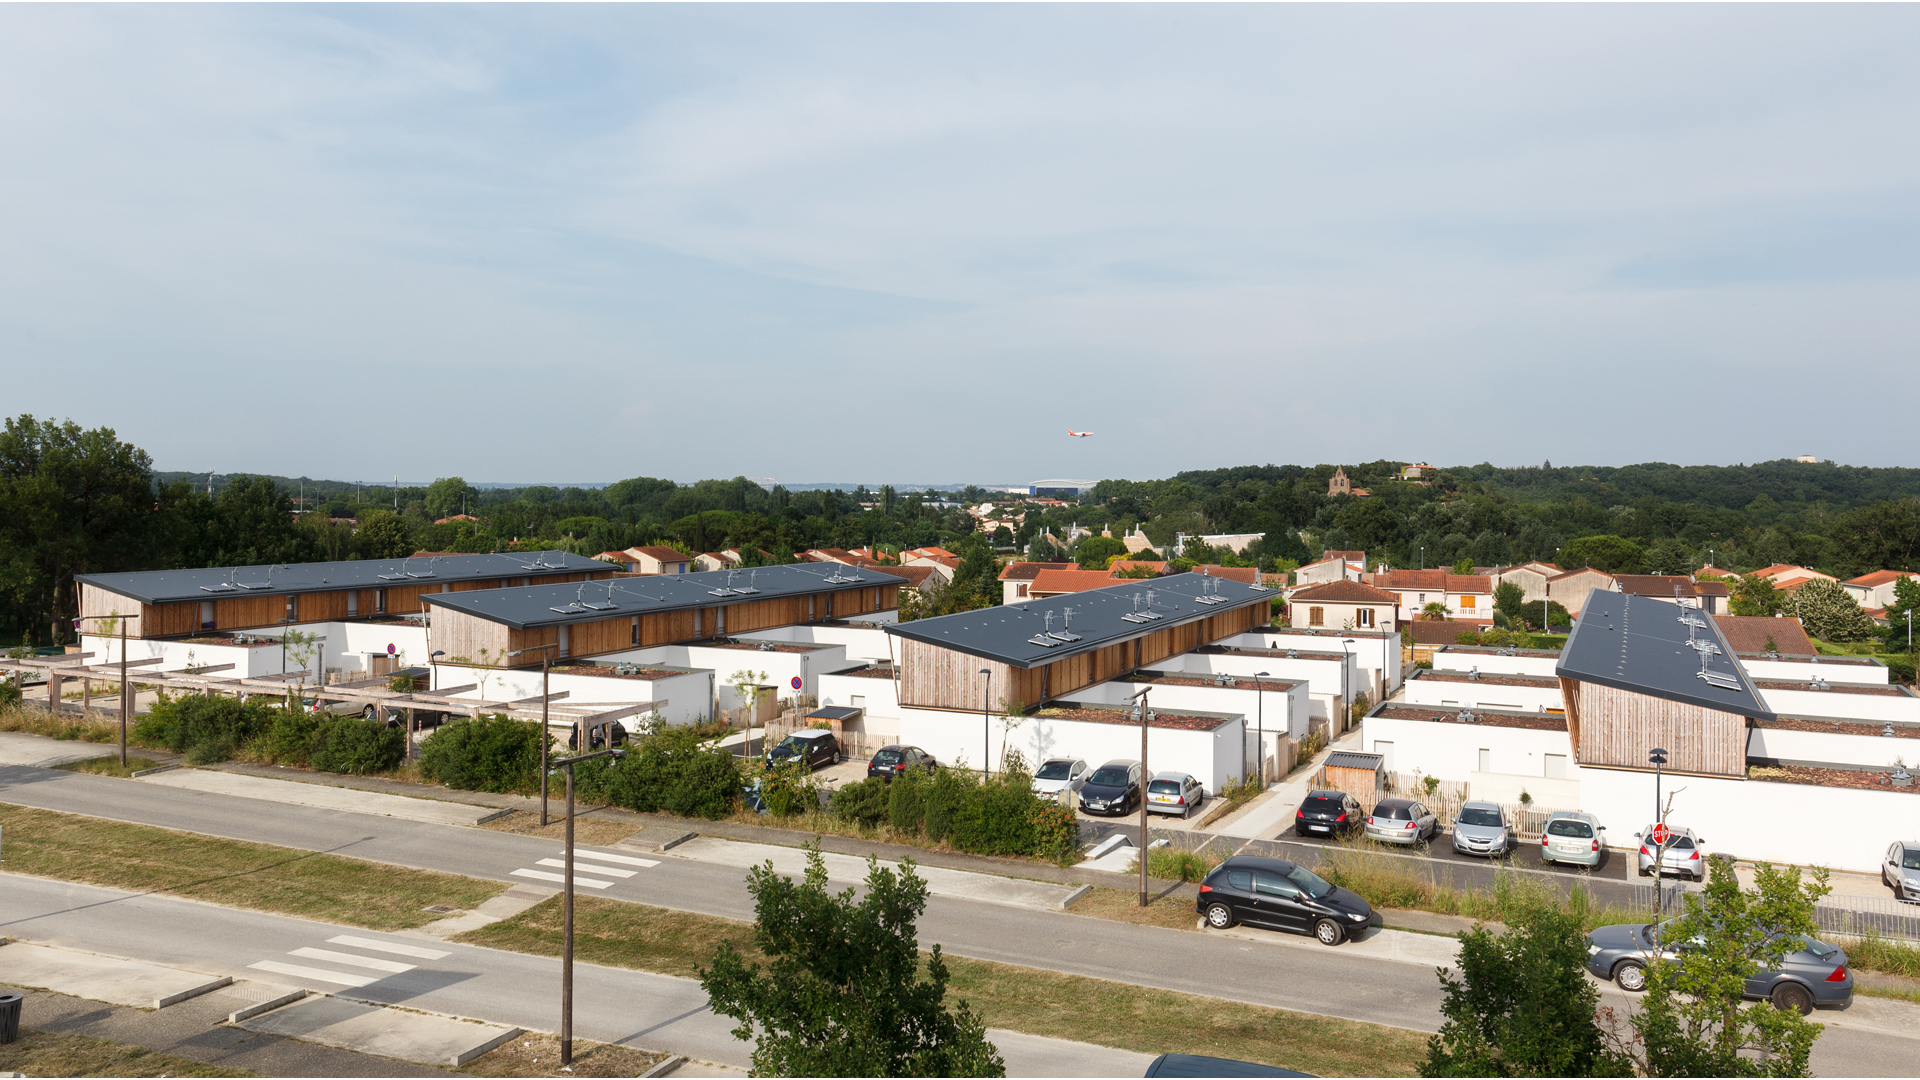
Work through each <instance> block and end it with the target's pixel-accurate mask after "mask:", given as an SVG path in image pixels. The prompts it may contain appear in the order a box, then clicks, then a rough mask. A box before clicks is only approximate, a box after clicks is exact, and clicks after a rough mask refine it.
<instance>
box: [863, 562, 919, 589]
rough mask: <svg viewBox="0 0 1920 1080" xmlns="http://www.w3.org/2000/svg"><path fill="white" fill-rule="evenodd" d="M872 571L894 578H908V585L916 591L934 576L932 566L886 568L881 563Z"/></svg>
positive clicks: (876, 564)
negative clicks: (890, 575)
mask: <svg viewBox="0 0 1920 1080" xmlns="http://www.w3.org/2000/svg"><path fill="white" fill-rule="evenodd" d="M872 569H874V570H877V571H879V572H880V573H882V574H892V575H893V576H894V577H900V578H906V579H907V584H909V585H911V586H913V587H914V588H916V589H917V588H920V587H921V586H922V585H923V584H925V583H926V580H927V579H928V578H930V577H932V576H933V567H931V566H886V565H882V564H880V563H874V564H873V566H872Z"/></svg>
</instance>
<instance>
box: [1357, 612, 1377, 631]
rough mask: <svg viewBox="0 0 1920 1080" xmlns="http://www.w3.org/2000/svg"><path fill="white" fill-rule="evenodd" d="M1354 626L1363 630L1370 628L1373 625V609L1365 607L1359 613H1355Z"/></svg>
mask: <svg viewBox="0 0 1920 1080" xmlns="http://www.w3.org/2000/svg"><path fill="white" fill-rule="evenodd" d="M1353 625H1354V626H1356V627H1359V628H1360V629H1363V630H1364V629H1366V628H1367V627H1369V626H1372V625H1373V609H1372V608H1367V607H1363V608H1361V609H1359V610H1358V611H1355V612H1354V613H1353Z"/></svg>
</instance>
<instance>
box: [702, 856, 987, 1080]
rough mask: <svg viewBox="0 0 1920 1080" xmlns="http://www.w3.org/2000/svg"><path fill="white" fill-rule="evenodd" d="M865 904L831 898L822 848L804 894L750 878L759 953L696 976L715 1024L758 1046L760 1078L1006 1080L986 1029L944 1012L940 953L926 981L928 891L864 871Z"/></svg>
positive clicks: (722, 961) (891, 875) (900, 876)
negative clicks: (755, 958)
mask: <svg viewBox="0 0 1920 1080" xmlns="http://www.w3.org/2000/svg"><path fill="white" fill-rule="evenodd" d="M867 867H868V869H867V882H866V890H865V895H864V896H862V897H860V899H858V900H857V901H856V900H855V899H854V897H855V890H853V889H848V890H846V891H844V892H841V893H838V894H831V893H829V892H827V868H826V864H825V863H824V862H823V861H822V860H821V858H820V848H819V845H818V843H817V842H816V843H814V844H811V845H809V846H808V847H807V876H806V880H805V881H803V882H795V881H793V880H792V879H791V878H785V877H781V876H780V875H778V874H776V873H774V872H773V864H772V863H766V864H764V865H762V866H757V867H754V868H753V869H751V870H749V871H748V872H747V888H748V891H750V892H751V893H752V894H753V900H754V915H755V917H756V923H755V925H754V932H753V936H754V944H755V945H757V946H759V948H760V950H761V951H762V952H764V953H765V954H766V955H767V957H768V960H769V962H768V963H767V964H765V965H760V964H750V963H748V962H747V961H746V960H745V958H743V957H742V956H741V955H740V953H739V951H738V950H736V949H734V947H733V946H732V945H730V944H729V945H722V946H720V948H719V950H718V951H717V952H715V954H714V957H713V964H712V966H711V967H708V968H705V969H703V970H702V971H701V972H700V986H701V988H702V989H704V990H705V991H706V992H707V997H708V1000H709V1003H710V1005H711V1007H712V1009H713V1011H714V1012H717V1013H719V1014H721V1015H722V1016H730V1017H732V1018H733V1019H735V1020H738V1021H740V1026H739V1027H738V1028H735V1029H734V1032H733V1034H734V1037H735V1038H738V1039H749V1038H754V1039H757V1041H756V1042H755V1044H754V1050H753V1071H754V1073H755V1074H756V1075H760V1076H1005V1075H1006V1065H1005V1064H1004V1063H1003V1062H1002V1061H1001V1059H1000V1054H999V1051H997V1050H995V1049H994V1047H993V1044H992V1043H990V1042H988V1041H987V1035H986V1026H985V1024H983V1023H982V1022H981V1020H980V1018H979V1017H977V1016H975V1015H974V1014H973V1011H972V1010H971V1009H969V1008H968V1007H967V1003H966V1002H965V1001H961V1002H959V1003H958V1005H957V1007H956V1008H954V1009H953V1010H951V1011H949V1010H948V1008H947V1005H946V993H947V965H946V961H945V960H944V959H943V958H942V957H941V955H940V946H938V945H935V946H934V947H933V951H932V954H931V955H930V956H928V957H927V960H926V969H925V975H924V977H923V976H922V973H921V961H920V949H919V938H918V935H917V933H916V931H915V922H916V921H917V920H918V919H919V917H920V915H921V913H922V912H924V911H925V910H926V907H927V885H926V882H925V881H923V880H922V879H921V878H920V876H919V875H918V874H916V873H914V871H913V861H912V860H911V859H908V860H903V861H902V863H901V866H900V870H899V872H898V873H895V872H894V871H892V870H888V869H884V868H882V867H881V866H880V864H879V861H878V860H877V859H874V858H871V857H870V858H869V859H868V860H867Z"/></svg>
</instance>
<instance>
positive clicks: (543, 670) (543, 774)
mask: <svg viewBox="0 0 1920 1080" xmlns="http://www.w3.org/2000/svg"><path fill="white" fill-rule="evenodd" d="M559 647H560V643H559V642H557V641H554V642H548V643H547V644H545V645H529V646H527V647H526V648H524V649H515V650H513V651H512V652H510V653H508V654H507V655H508V656H510V657H511V656H519V655H520V654H521V653H529V652H534V651H536V650H537V651H538V652H539V653H540V827H541V828H543V829H544V828H546V827H547V747H548V746H549V745H551V744H552V742H553V729H551V728H549V727H548V726H547V712H548V709H549V708H550V706H549V704H548V702H547V678H548V675H547V673H548V671H549V670H550V668H551V666H552V660H553V653H552V652H550V651H548V650H551V649H557V648H559ZM567 834H568V835H569V836H571V835H572V834H573V770H572V769H568V770H567ZM569 850H571V849H569ZM567 858H568V859H569V860H571V859H572V858H573V856H572V855H571V854H569V855H568V856H567ZM569 865H571V863H569ZM569 903H571V901H569Z"/></svg>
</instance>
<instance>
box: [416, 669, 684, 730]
mask: <svg viewBox="0 0 1920 1080" xmlns="http://www.w3.org/2000/svg"><path fill="white" fill-rule="evenodd" d="M482 674H483V673H482V672H481V671H479V670H478V669H475V668H470V667H466V666H464V665H451V664H437V665H435V671H434V677H435V679H436V680H437V682H436V685H441V686H465V685H467V684H468V683H477V682H479V681H480V678H481V676H482ZM485 674H486V685H485V686H484V687H475V688H474V689H472V690H465V691H461V692H460V693H458V694H455V695H453V696H454V698H455V699H459V698H476V699H477V698H481V697H484V698H485V699H486V700H488V701H516V700H518V699H521V698H537V697H539V696H540V669H539V668H533V669H531V670H528V669H526V668H514V669H511V670H505V669H501V670H495V671H493V672H491V673H485ZM548 679H549V683H548V686H549V688H550V691H551V692H552V693H555V694H558V693H561V692H563V691H564V692H565V693H566V694H567V696H566V697H565V698H562V699H561V703H562V704H566V705H586V704H594V703H600V702H605V703H609V704H614V703H618V704H623V705H624V704H632V703H636V702H649V703H655V702H658V703H663V704H659V705H658V706H656V707H657V710H658V711H659V713H660V715H661V716H662V717H664V718H665V719H666V721H667V722H668V723H670V724H696V723H704V722H705V721H706V720H708V719H709V718H710V717H711V715H712V709H713V695H714V683H715V680H714V675H713V672H711V671H689V672H685V673H683V674H678V675H670V676H667V677H665V678H659V679H628V678H621V677H620V676H617V675H574V674H569V673H566V672H555V673H552V674H550V675H549V676H548ZM626 724H627V728H628V730H632V729H633V727H634V722H633V721H627V722H626Z"/></svg>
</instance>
